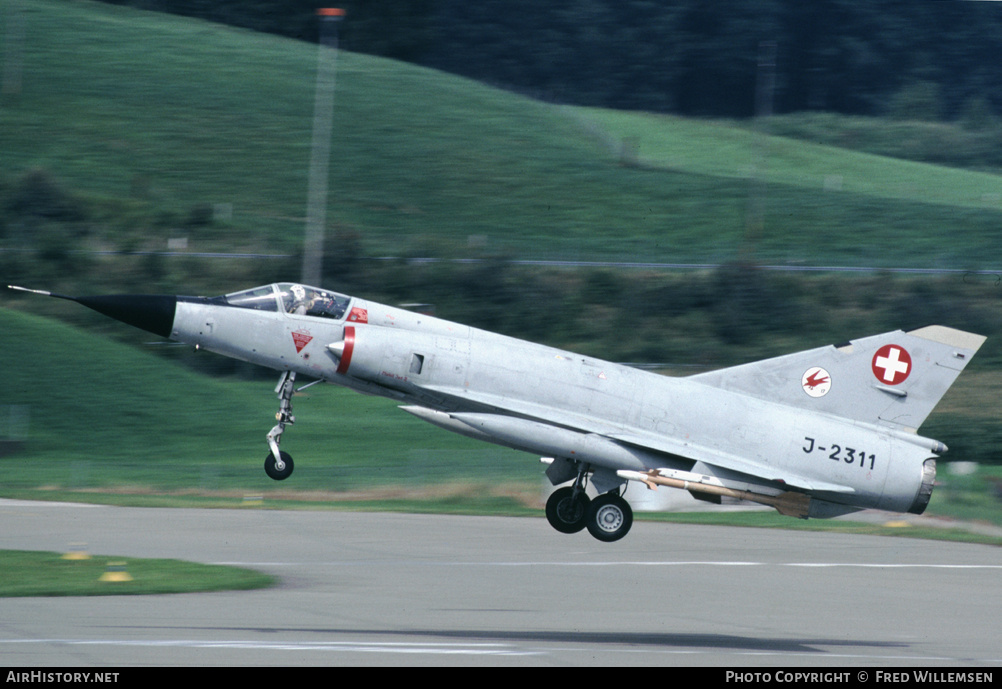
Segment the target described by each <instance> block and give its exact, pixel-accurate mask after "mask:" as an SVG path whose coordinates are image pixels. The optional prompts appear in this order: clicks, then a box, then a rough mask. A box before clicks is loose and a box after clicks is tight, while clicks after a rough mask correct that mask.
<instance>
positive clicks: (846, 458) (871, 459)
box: [803, 436, 877, 470]
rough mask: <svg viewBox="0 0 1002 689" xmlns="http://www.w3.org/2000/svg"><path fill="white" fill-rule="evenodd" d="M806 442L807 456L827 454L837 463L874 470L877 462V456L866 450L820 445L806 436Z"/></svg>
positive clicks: (831, 444)
mask: <svg viewBox="0 0 1002 689" xmlns="http://www.w3.org/2000/svg"><path fill="white" fill-rule="evenodd" d="M804 441H805V442H804V447H803V450H804V452H806V453H807V454H812V453H814V452H820V453H822V454H826V455H827V456H828V458H829V459H833V460H835V461H836V462H845V463H846V464H858V465H859V466H860V467H864V468H869V469H871V470H872V469H873V468H874V463H875V462H876V461H877V456H876V455H875V454H874V453H872V452H870V453H867V452H866V450H857V449H856V448H853V447H848V446H843V445H839V444H838V443H830V444H828V445H819V444H817V442H816V441H815V440H814V438H811V437H808V436H804Z"/></svg>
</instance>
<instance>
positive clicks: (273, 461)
mask: <svg viewBox="0 0 1002 689" xmlns="http://www.w3.org/2000/svg"><path fill="white" fill-rule="evenodd" d="M295 383H296V372H295V371H286V372H285V373H283V374H282V377H281V379H279V381H278V385H277V386H276V387H275V392H277V393H278V399H279V406H278V413H277V414H275V418H276V419H278V423H277V424H275V427H274V428H272V429H271V431H270V432H269V433H268V447H270V448H271V452H270V453H268V456H267V457H265V459H264V472H265V473H266V474H268V476H270V477H271V478H273V479H275V480H276V481H284V480H285V479H287V478H289V476H290V475H291V474H292V468H293V464H292V456H291V455H289V453H288V452H282V451H281V450H279V449H278V443H279V442H281V440H282V434H283V433H285V427H286V425H292V424H294V423H296V417H295V416H293V415H292V394H293V393H294V392H295Z"/></svg>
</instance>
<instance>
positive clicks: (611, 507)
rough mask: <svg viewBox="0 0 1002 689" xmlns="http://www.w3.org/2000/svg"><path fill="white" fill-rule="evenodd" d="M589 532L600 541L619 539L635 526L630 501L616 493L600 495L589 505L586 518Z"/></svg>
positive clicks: (608, 541)
mask: <svg viewBox="0 0 1002 689" xmlns="http://www.w3.org/2000/svg"><path fill="white" fill-rule="evenodd" d="M585 524H586V526H587V527H588V533H590V534H591V535H592V536H594V537H595V538H597V539H598V540H600V541H605V542H607V543H610V542H612V541H618V540H619V539H620V538H622V537H623V536H625V535H626V534H628V533H629V532H630V527H631V526H633V509H632V508H631V507H630V503H628V502H626V500H623V498H621V497H619V496H618V495H616V494H615V493H606V494H604V495H600V496H598V497H597V498H595V499H594V500H592V501H591V505H589V506H588V516H587V517H586V518H585Z"/></svg>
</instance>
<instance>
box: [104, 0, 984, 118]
mask: <svg viewBox="0 0 1002 689" xmlns="http://www.w3.org/2000/svg"><path fill="white" fill-rule="evenodd" d="M112 1H113V2H114V3H115V4H124V5H131V6H134V7H137V8H141V9H146V10H154V11H158V12H169V13H175V14H182V15H187V16H195V17H199V18H202V19H208V20H211V21H215V22H221V23H226V24H232V25H236V26H242V27H246V28H250V29H253V30H255V31H264V32H269V33H275V34H281V35H284V36H291V37H296V38H300V39H302V40H305V41H315V40H316V39H317V31H318V30H317V26H318V21H317V19H316V16H315V12H316V8H317V6H318V4H319V2H318V0H281V1H279V0H239V1H238V0H112ZM338 4H339V5H341V6H342V7H343V8H344V9H345V10H346V17H345V20H344V22H343V24H342V25H341V26H340V27H339V36H340V41H341V45H342V46H343V47H344V48H346V49H348V50H352V51H356V52H361V53H367V54H372V55H380V56H385V57H390V58H394V59H398V60H403V61H407V62H412V63H415V64H420V65H423V66H427V67H433V68H436V69H441V70H444V71H446V72H450V73H454V74H459V75H462V76H466V77H470V78H473V79H476V80H478V81H483V82H486V83H490V84H492V85H495V86H500V87H503V88H506V89H509V90H513V91H517V92H519V93H523V94H526V95H531V96H533V97H535V98H539V99H543V100H550V101H554V102H561V103H568V104H575V105H595V106H603V107H611V108H617V109H630V110H650V111H658V112H671V113H676V114H682V115H692V116H701V117H706V116H709V117H748V116H752V115H755V114H760V113H761V112H762V108H763V104H762V103H761V102H759V103H758V104H757V103H756V100H757V99H756V89H757V88H759V86H761V84H762V80H763V79H764V78H765V79H768V82H769V94H770V98H769V103H768V104H767V107H768V108H769V109H770V111H772V112H775V113H789V112H799V111H804V110H816V111H828V112H838V113H842V114H851V115H868V116H891V117H899V118H902V119H924V120H932V121H938V120H955V119H959V118H964V117H967V118H971V117H975V116H981V117H983V116H984V115H985V114H986V113H991V114H994V113H997V112H1000V111H1002V88H1000V87H1002V61H999V60H998V59H996V58H997V56H998V55H999V54H1002V5H1000V4H999V3H997V2H983V1H969V0H920V1H919V2H915V1H913V0H819V1H817V2H802V1H800V0H754V1H751V2H749V1H747V0H714V2H705V1H704V0H549V1H547V2H536V1H533V0H481V1H480V2H468V1H467V0H338ZM763 75H765V76H763Z"/></svg>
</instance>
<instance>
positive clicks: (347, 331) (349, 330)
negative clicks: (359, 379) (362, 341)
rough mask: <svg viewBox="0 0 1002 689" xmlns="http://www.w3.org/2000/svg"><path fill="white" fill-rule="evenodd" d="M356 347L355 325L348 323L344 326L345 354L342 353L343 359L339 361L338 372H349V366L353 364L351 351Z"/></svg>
mask: <svg viewBox="0 0 1002 689" xmlns="http://www.w3.org/2000/svg"><path fill="white" fill-rule="evenodd" d="M354 349H355V326H353V325H346V326H345V327H344V354H342V355H341V361H339V362H338V365H337V372H338V373H347V372H348V367H349V366H351V353H352V351H354Z"/></svg>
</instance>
